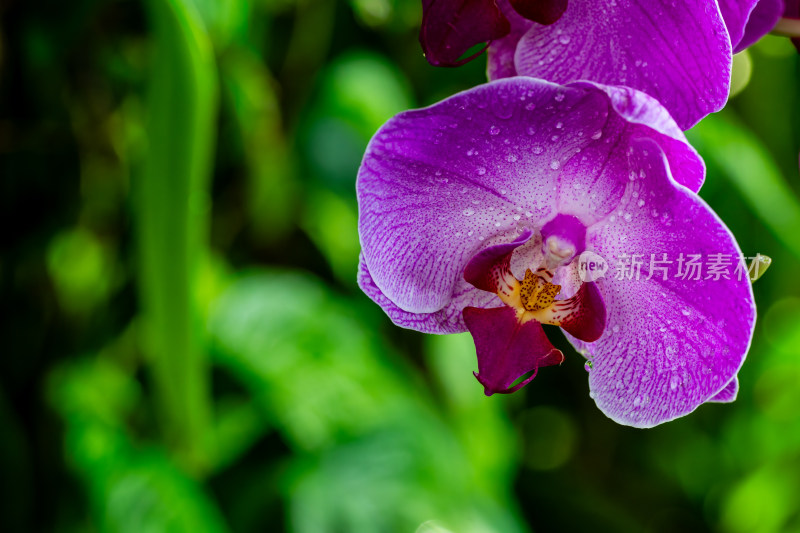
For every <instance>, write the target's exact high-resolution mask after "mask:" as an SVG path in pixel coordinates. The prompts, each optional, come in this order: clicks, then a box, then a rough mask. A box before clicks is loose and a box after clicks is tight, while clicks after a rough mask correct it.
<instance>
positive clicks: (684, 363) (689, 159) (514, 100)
mask: <svg viewBox="0 0 800 533" xmlns="http://www.w3.org/2000/svg"><path fill="white" fill-rule="evenodd" d="M704 175H705V168H704V165H703V162H702V160H701V159H700V157H699V156H698V155H697V153H696V152H695V151H694V150H693V149H692V148H691V146H689V144H687V142H686V139H685V137H684V135H683V133H682V132H681V130H680V128H679V127H678V126H677V125H676V124H675V122H674V121H673V119H672V118H670V115H669V113H668V112H667V111H666V110H665V109H664V108H663V107H662V106H661V105H660V104H659V103H658V102H657V101H656V100H654V99H653V98H651V97H649V96H647V95H646V94H644V93H642V92H639V91H636V90H633V89H628V88H621V87H609V86H604V85H599V84H593V83H588V82H577V83H572V84H568V85H563V86H562V85H557V84H553V83H548V82H545V81H541V80H537V79H533V78H526V77H515V78H509V79H504V80H499V81H494V82H490V83H488V84H485V85H482V86H478V87H475V88H473V89H470V90H468V91H465V92H462V93H460V94H457V95H455V96H452V97H450V98H448V99H446V100H444V101H442V102H440V103H438V104H435V105H433V106H431V107H429V108H426V109H420V110H413V111H408V112H405V113H401V114H400V115H397V116H396V117H394V118H393V119H391V120H390V121H389V122H387V123H386V124H385V125H384V126H383V127H382V128H381V129H380V130H379V131H378V132H377V133H376V135H375V136H374V138H373V139H372V141H371V142H370V144H369V147H368V148H367V152H366V154H365V156H364V159H363V162H362V165H361V168H360V170H359V175H358V181H357V193H358V201H359V208H360V213H359V236H360V240H361V246H362V255H361V265H360V271H359V284H360V286H361V288H362V289H363V290H364V291H365V292H366V294H367V295H369V297H370V298H372V299H373V300H374V301H375V302H376V303H377V304H378V305H380V306H381V307H382V308H383V309H384V311H385V312H386V313H387V314H388V316H389V317H390V318H391V320H392V321H393V322H394V323H395V324H397V325H398V326H401V327H405V328H411V329H415V330H418V331H422V332H426V333H439V334H444V333H455V332H463V331H469V332H470V333H471V334H472V336H473V339H474V340H475V345H476V350H477V355H478V372H477V373H476V376H477V378H478V380H479V381H480V382H481V384H482V385H483V387H484V390H485V392H486V393H487V394H493V393H507V392H513V391H514V390H517V389H519V388H520V387H522V386H523V385H525V384H526V383H528V382H529V381H531V380H532V379H533V377H534V376H535V374H536V371H537V370H538V368H540V367H543V366H550V365H556V364H559V363H560V362H561V361H562V360H563V355H562V354H561V352H560V351H558V350H556V349H555V348H554V347H553V346H552V345H551V344H550V342H549V341H548V340H547V337H546V335H545V334H544V332H543V330H542V324H552V325H556V326H560V327H561V328H562V330H563V331H564V332H565V335H566V336H567V338H568V339H569V340H570V341H571V342H572V344H573V345H574V346H575V347H576V349H578V350H579V351H580V353H582V354H584V355H585V357H586V358H587V359H589V360H590V361H591V363H592V368H591V371H590V372H589V388H590V395H591V397H592V398H594V400H595V402H596V403H597V405H598V407H599V408H600V409H601V410H602V411H603V412H604V413H605V414H606V415H607V416H609V417H610V418H612V419H613V420H615V421H617V422H619V423H622V424H628V425H632V426H637V427H650V426H654V425H656V424H660V423H662V422H665V421H668V420H672V419H674V418H677V417H679V416H683V415H686V414H688V413H689V412H691V411H693V410H694V409H696V408H697V407H698V406H699V405H701V404H702V403H704V402H707V401H732V400H733V399H734V398H735V396H736V387H737V382H736V374H737V372H738V370H739V368H740V367H741V365H742V362H743V361H744V358H745V355H746V353H747V350H748V347H749V345H750V340H751V337H752V333H753V327H754V323H755V306H754V300H753V294H752V289H751V286H750V282H749V280H748V279H747V277H746V276H745V277H744V279H742V278H741V277H739V278H738V279H737V278H736V277H728V279H725V278H720V279H699V280H688V279H684V278H679V277H674V276H667V275H666V274H665V275H663V276H662V275H660V274H658V275H654V276H642V277H641V278H639V279H636V280H630V279H616V278H615V277H614V276H608V275H606V276H604V277H601V278H598V279H592V280H586V279H582V276H580V273H579V271H578V268H577V263H578V262H577V261H576V259H577V258H578V257H579V256H580V254H582V253H583V252H591V253H593V254H596V255H597V256H599V257H602V258H604V259H605V260H606V261H608V262H609V263H614V262H619V260H620V259H621V258H623V257H625V256H628V255H629V254H632V253H634V252H635V253H638V254H643V255H644V256H646V257H650V256H651V255H652V254H656V255H657V256H659V257H660V256H661V255H662V254H669V255H677V254H678V253H679V252H681V253H682V252H686V251H688V252H691V253H693V254H703V256H708V255H712V254H725V255H729V256H730V257H739V256H741V252H740V250H739V247H738V245H737V244H736V241H735V240H734V238H733V236H732V235H731V233H730V232H729V230H728V229H727V228H726V227H725V225H724V224H723V223H722V221H721V220H720V219H719V218H718V217H717V216H716V214H715V213H714V212H713V211H712V210H711V209H710V208H709V207H708V206H707V205H706V204H705V203H704V202H703V200H702V199H700V198H699V197H698V196H697V195H696V194H695V193H696V192H697V190H698V189H699V188H700V186H701V184H702V182H703V180H704ZM647 268H648V266H647V265H646V264H645V265H644V266H643V269H644V270H645V271H646V269H647ZM528 373H530V374H531V375H529V376H528V377H525V375H526V374H528ZM520 378H524V379H522V380H521V381H519V382H518V383H517V384H516V385H515V382H517V381H518V380H520Z"/></svg>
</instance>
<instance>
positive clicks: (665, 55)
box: [488, 0, 783, 130]
mask: <svg viewBox="0 0 800 533" xmlns="http://www.w3.org/2000/svg"><path fill="white" fill-rule="evenodd" d="M500 8H501V9H502V11H503V13H504V14H505V15H506V17H507V18H508V20H509V22H510V24H511V30H510V32H509V34H508V35H507V36H506V37H504V38H502V39H499V40H495V41H493V42H492V43H491V46H490V47H489V64H488V74H489V79H499V78H505V77H510V76H515V75H524V76H533V77H537V78H543V79H547V80H550V81H553V82H556V83H568V82H571V81H575V80H592V81H595V82H599V83H605V84H609V85H625V86H628V87H632V88H634V89H638V90H640V91H643V92H646V93H647V94H649V95H651V96H653V97H655V98H656V99H657V100H658V101H660V102H661V103H662V105H663V106H664V107H666V108H667V110H669V112H670V113H671V114H672V116H673V117H674V118H675V121H676V122H677V123H678V125H679V126H680V127H681V129H684V130H685V129H688V128H690V127H692V126H694V125H695V124H696V123H697V122H698V121H699V120H700V119H702V118H703V117H704V116H706V115H707V114H709V113H711V112H714V111H719V110H720V109H721V108H722V107H723V106H724V105H725V102H726V100H727V98H728V92H729V89H730V72H731V64H732V63H731V62H732V54H733V53H735V52H739V51H741V50H743V49H744V48H746V47H747V46H749V45H751V44H753V43H754V42H755V41H757V40H758V39H759V38H761V37H762V36H763V35H764V34H766V33H767V32H768V31H770V30H771V29H772V28H773V27H774V26H775V23H776V22H777V21H778V19H779V18H780V15H781V12H782V10H783V0H719V2H718V3H717V2H713V1H709V0H687V1H684V2H677V3H676V2H671V1H666V0H619V1H617V2H611V3H605V2H604V3H602V4H600V3H597V2H593V1H591V0H572V1H571V2H570V5H569V8H568V9H567V10H566V12H565V13H564V15H563V16H562V17H561V18H560V19H559V20H558V21H557V22H556V23H554V24H552V25H551V26H547V27H544V26H541V25H538V24H535V23H533V22H530V21H528V20H525V19H524V18H522V17H519V16H516V14H515V13H514V12H513V10H511V9H509V8H508V5H507V4H505V3H504V2H503V0H501V1H500Z"/></svg>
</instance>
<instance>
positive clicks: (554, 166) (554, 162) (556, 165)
mask: <svg viewBox="0 0 800 533" xmlns="http://www.w3.org/2000/svg"><path fill="white" fill-rule="evenodd" d="M550 168H552V169H553V170H558V169H559V168H561V163H559V162H558V160H556V159H553V160H552V161H550Z"/></svg>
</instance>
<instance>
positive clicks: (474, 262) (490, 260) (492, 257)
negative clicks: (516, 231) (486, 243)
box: [464, 230, 532, 293]
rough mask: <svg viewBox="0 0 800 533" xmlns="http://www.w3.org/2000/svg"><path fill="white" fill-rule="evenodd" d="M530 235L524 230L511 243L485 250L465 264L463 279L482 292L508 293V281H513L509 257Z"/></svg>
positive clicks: (528, 231)
mask: <svg viewBox="0 0 800 533" xmlns="http://www.w3.org/2000/svg"><path fill="white" fill-rule="evenodd" d="M531 235H532V233H531V231H530V230H525V232H524V233H522V234H521V235H520V236H519V237H517V238H516V239H515V240H514V241H512V242H509V243H505V244H498V245H495V246H490V247H489V248H485V249H484V250H482V251H481V252H480V253H478V254H477V255H476V256H475V257H473V258H472V259H471V260H470V262H469V263H467V266H466V268H464V279H465V280H466V281H467V283H469V284H470V285H473V286H475V287H476V288H478V289H480V290H482V291H488V292H493V293H498V292H504V293H508V292H509V287H508V280H509V279H515V278H514V274H512V273H511V256H512V254H513V253H514V250H516V249H517V248H519V247H520V246H522V245H523V244H525V243H526V242H528V240H530V238H531Z"/></svg>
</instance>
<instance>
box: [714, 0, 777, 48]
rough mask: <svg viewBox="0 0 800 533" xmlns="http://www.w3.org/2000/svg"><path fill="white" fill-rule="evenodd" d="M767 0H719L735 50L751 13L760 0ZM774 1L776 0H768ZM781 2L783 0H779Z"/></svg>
mask: <svg viewBox="0 0 800 533" xmlns="http://www.w3.org/2000/svg"><path fill="white" fill-rule="evenodd" d="M764 1H765V0H717V3H718V4H719V10H720V13H721V14H722V19H723V20H724V21H725V27H727V28H728V35H729V36H730V39H731V45H732V46H733V49H734V51H735V52H738V51H739V50H738V49H737V47H738V46H739V42H740V41H741V40H742V37H743V36H744V32H745V27H746V26H747V20H748V19H749V18H750V14H751V13H752V12H753V9H754V8H755V7H756V4H758V3H759V2H761V3H763V2H764ZM767 1H774V0H767ZM778 1H779V2H781V1H783V0H778Z"/></svg>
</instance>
